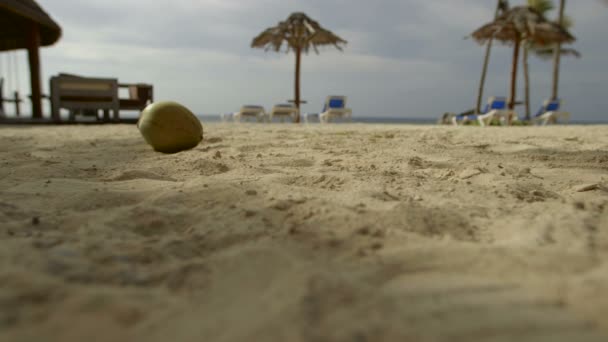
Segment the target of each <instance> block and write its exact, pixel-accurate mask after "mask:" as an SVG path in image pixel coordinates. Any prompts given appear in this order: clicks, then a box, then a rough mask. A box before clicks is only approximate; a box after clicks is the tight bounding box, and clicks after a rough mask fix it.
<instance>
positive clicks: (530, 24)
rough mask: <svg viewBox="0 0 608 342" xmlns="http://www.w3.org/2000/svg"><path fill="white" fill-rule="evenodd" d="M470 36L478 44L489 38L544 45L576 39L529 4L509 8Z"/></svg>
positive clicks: (505, 41)
mask: <svg viewBox="0 0 608 342" xmlns="http://www.w3.org/2000/svg"><path fill="white" fill-rule="evenodd" d="M471 36H472V37H473V38H474V39H475V40H476V41H477V42H478V43H480V44H483V43H485V42H486V41H487V40H489V39H496V40H499V41H501V42H503V43H507V44H509V43H512V42H515V41H520V40H522V39H524V38H525V39H527V40H528V41H529V42H531V43H534V44H536V45H538V46H546V45H550V44H555V43H572V42H574V41H575V40H576V38H574V36H572V35H571V34H570V32H568V31H567V30H566V29H564V28H563V27H561V26H560V25H558V24H556V23H554V22H551V21H549V20H547V19H546V18H545V17H544V16H543V15H542V13H540V12H539V11H537V10H536V9H534V8H532V7H529V6H517V7H513V8H511V9H510V10H508V11H507V12H505V13H503V14H502V15H500V16H499V17H498V18H496V20H494V21H492V22H490V23H487V24H485V25H483V26H482V27H480V28H479V29H477V30H476V31H475V32H473V33H472V34H471Z"/></svg>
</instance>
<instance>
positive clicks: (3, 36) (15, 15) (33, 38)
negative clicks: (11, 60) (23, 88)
mask: <svg viewBox="0 0 608 342" xmlns="http://www.w3.org/2000/svg"><path fill="white" fill-rule="evenodd" d="M59 37H61V28H60V27H59V25H58V24H57V23H56V22H55V21H54V20H53V19H52V18H51V17H50V16H49V15H48V14H47V13H46V12H45V11H44V10H43V9H42V8H41V7H40V6H39V5H38V4H37V3H36V2H35V1H34V0H0V52H2V51H9V50H19V49H26V50H27V51H28V59H29V67H30V83H31V89H32V93H31V96H32V117H33V118H42V90H41V84H40V78H41V77H40V54H39V48H40V46H48V45H52V44H54V43H55V42H57V40H59Z"/></svg>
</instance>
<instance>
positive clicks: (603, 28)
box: [0, 0, 608, 121]
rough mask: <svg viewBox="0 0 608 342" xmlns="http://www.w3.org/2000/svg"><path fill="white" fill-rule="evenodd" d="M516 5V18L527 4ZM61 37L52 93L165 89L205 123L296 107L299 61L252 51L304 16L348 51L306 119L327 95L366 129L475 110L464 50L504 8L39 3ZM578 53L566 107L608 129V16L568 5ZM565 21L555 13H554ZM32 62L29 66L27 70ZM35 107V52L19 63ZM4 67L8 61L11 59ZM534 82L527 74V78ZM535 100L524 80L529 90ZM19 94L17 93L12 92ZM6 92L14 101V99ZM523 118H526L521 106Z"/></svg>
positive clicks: (475, 4)
mask: <svg viewBox="0 0 608 342" xmlns="http://www.w3.org/2000/svg"><path fill="white" fill-rule="evenodd" d="M523 2H524V1H523V0H519V1H518V0H511V5H512V6H514V5H518V4H523ZM38 3H39V4H40V5H41V6H42V7H43V8H44V9H45V10H46V11H47V12H48V13H49V14H50V15H51V17H53V18H54V19H55V20H56V21H57V22H58V23H59V24H60V26H61V27H62V29H63V34H62V37H61V39H60V40H59V42H58V43H56V44H55V45H53V46H50V47H45V48H43V49H42V53H41V56H42V70H43V79H44V80H43V83H44V92H45V93H48V79H49V77H50V76H51V75H55V74H57V73H59V72H66V73H74V74H80V75H85V76H97V77H116V78H118V79H119V82H121V83H129V82H144V83H152V84H153V85H154V91H155V99H156V100H173V101H177V102H180V103H182V104H183V105H185V106H187V107H188V108H190V109H191V110H192V111H193V112H195V113H197V114H219V113H225V112H233V111H237V110H238V109H239V107H240V106H241V105H243V104H261V105H263V106H265V107H266V108H267V109H269V108H270V107H272V105H274V104H276V103H282V102H286V100H288V99H292V98H293V97H294V95H293V92H294V90H293V89H294V85H293V83H294V63H295V57H294V55H293V54H292V53H289V54H287V53H284V52H282V53H275V52H272V51H269V52H265V51H264V50H261V49H252V48H251V47H250V44H251V40H252V38H253V37H255V36H256V35H257V34H258V33H260V32H261V31H263V30H264V29H266V28H267V27H270V26H274V25H276V24H277V23H278V22H279V21H281V20H284V19H285V18H287V17H288V15H289V14H290V13H292V12H300V11H301V12H305V13H307V14H308V15H309V16H310V17H312V18H313V19H315V20H317V21H318V22H319V23H320V24H321V25H322V26H323V27H325V28H327V29H329V30H331V31H333V32H334V33H335V34H337V35H339V36H340V37H342V38H344V39H345V40H347V41H348V44H347V46H346V48H345V49H344V51H343V52H340V51H337V50H336V49H335V48H333V47H324V48H321V50H320V54H318V55H316V54H315V53H314V52H311V53H310V54H308V55H305V56H303V58H302V76H301V81H302V83H301V89H302V98H303V99H304V100H306V101H307V104H305V105H303V107H302V109H303V112H318V111H319V110H320V109H321V107H322V105H323V102H324V100H325V97H326V96H327V95H334V94H335V95H346V96H348V102H347V104H348V106H349V107H351V108H352V109H353V115H354V116H378V117H404V118H429V119H430V118H433V119H434V118H437V117H439V116H440V115H441V114H442V113H444V112H448V111H451V112H462V111H465V110H467V109H470V108H472V107H473V106H474V103H475V101H476V96H477V88H478V85H479V78H480V73H481V65H482V60H483V55H484V48H483V47H482V46H479V45H478V44H476V43H475V42H474V41H472V40H471V39H465V36H467V35H468V34H470V33H471V32H472V31H474V30H475V29H476V28H478V27H479V26H481V25H482V24H484V23H486V22H488V21H490V20H491V19H492V17H493V12H494V8H495V4H496V2H495V1H494V0H458V1H454V0H435V1H428V0H375V1H369V0H306V1H303V0H299V1H298V0H153V1H150V0H86V1H76V0H38ZM566 13H567V14H568V15H569V16H570V17H572V19H573V20H574V23H575V26H574V28H573V29H572V33H573V34H574V35H575V36H576V37H577V42H576V43H575V44H574V46H573V47H575V48H576V49H578V50H579V51H580V52H581V53H582V58H580V59H576V58H572V57H568V58H563V59H562V67H561V77H560V78H561V82H560V97H561V98H563V99H564V109H565V110H568V111H570V112H572V115H573V119H576V120H582V121H608V110H607V108H606V105H605V104H606V96H608V71H607V68H606V66H605V65H606V62H605V61H606V58H607V57H606V56H608V34H606V32H608V6H607V5H606V4H605V3H604V2H602V1H600V0H575V1H572V0H571V1H568V2H567V7H566ZM556 16H557V13H556V11H554V12H552V13H550V14H549V17H550V18H555V17H556ZM19 56H21V57H19ZM511 58H512V48H511V47H508V46H502V45H500V44H497V45H495V48H494V49H493V51H492V58H491V62H490V66H489V73H488V76H487V83H486V90H485V96H484V97H487V96H490V95H504V96H508V90H509V82H510V70H511ZM18 61H20V62H19V63H21V64H20V69H21V70H20V71H19V74H20V75H21V78H22V80H21V81H20V84H19V86H20V87H21V88H23V93H24V94H29V91H28V90H27V87H29V81H28V80H27V79H26V78H25V77H26V76H25V75H26V74H27V72H28V70H27V65H26V61H27V59H26V57H25V53H24V52H20V54H19V55H18ZM0 63H2V61H1V60H0ZM520 69H521V68H520ZM530 70H531V74H530V77H531V91H532V102H531V103H532V107H533V109H534V110H535V109H537V107H539V106H540V104H541V102H542V100H543V99H545V98H547V97H548V96H550V93H551V82H552V62H551V61H545V60H541V59H538V58H536V57H531V58H530ZM518 81H519V82H518V84H519V86H520V88H519V90H518V99H522V94H523V77H522V74H521V73H520V75H519V77H518ZM5 89H7V88H5ZM5 91H6V90H5ZM518 111H519V112H520V114H523V113H522V111H523V107H518Z"/></svg>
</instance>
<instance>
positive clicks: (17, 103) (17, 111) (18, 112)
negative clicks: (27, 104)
mask: <svg viewBox="0 0 608 342" xmlns="http://www.w3.org/2000/svg"><path fill="white" fill-rule="evenodd" d="M13 96H14V99H13V101H15V114H16V115H17V116H20V115H21V99H20V98H19V92H18V91H16V90H15V92H14V93H13Z"/></svg>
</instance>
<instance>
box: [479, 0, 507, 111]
mask: <svg viewBox="0 0 608 342" xmlns="http://www.w3.org/2000/svg"><path fill="white" fill-rule="evenodd" d="M505 6H506V4H505V3H504V2H503V1H502V0H498V1H497V3H496V11H495V12H494V20H496V18H498V16H499V15H500V13H501V11H504V10H505ZM493 40H494V39H492V38H490V39H489V40H488V42H487V43H486V44H487V45H486V54H485V57H484V59H483V68H482V69H481V80H480V81H479V89H478V90H477V104H476V106H475V114H479V113H481V102H482V99H483V88H484V86H485V84H486V74H487V72H488V64H489V62H490V52H491V51H492V41H493Z"/></svg>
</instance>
